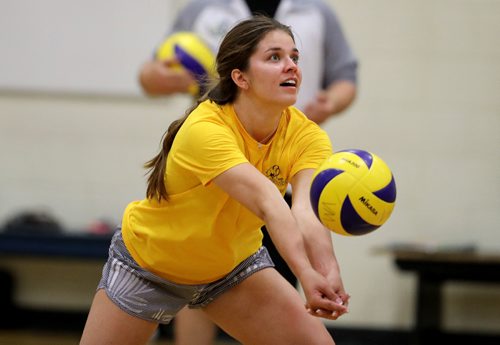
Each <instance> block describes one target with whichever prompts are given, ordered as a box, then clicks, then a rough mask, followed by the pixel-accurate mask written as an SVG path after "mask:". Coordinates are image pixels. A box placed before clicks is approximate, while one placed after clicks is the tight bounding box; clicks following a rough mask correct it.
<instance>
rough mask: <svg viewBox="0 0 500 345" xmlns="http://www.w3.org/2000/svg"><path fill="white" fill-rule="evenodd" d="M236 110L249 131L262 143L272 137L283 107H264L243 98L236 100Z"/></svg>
mask: <svg viewBox="0 0 500 345" xmlns="http://www.w3.org/2000/svg"><path fill="white" fill-rule="evenodd" d="M234 111H235V112H236V116H238V119H239V120H240V122H241V124H242V125H243V127H245V130H246V131H247V133H248V134H250V136H252V138H254V139H255V140H256V141H258V142H260V143H262V144H265V143H266V142H268V141H269V140H270V139H271V138H272V136H273V134H274V133H275V132H276V130H277V128H278V125H279V122H280V118H281V114H282V113H283V109H282V108H277V107H276V108H270V107H263V106H259V105H258V104H256V103H255V102H246V101H245V100H244V99H241V98H240V99H237V100H236V101H235V102H234Z"/></svg>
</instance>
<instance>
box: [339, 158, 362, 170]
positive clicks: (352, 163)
mask: <svg viewBox="0 0 500 345" xmlns="http://www.w3.org/2000/svg"><path fill="white" fill-rule="evenodd" d="M342 160H343V161H345V162H347V163H349V164H351V165H352V166H353V167H355V168H359V164H358V163H356V162H354V161H352V160H350V159H347V158H342Z"/></svg>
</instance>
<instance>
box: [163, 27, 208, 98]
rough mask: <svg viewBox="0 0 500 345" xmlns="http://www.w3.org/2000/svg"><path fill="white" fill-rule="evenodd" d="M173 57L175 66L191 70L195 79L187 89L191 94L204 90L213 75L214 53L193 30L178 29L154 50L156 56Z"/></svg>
mask: <svg viewBox="0 0 500 345" xmlns="http://www.w3.org/2000/svg"><path fill="white" fill-rule="evenodd" d="M173 57H175V58H176V59H177V60H178V61H179V64H180V65H179V66H177V68H184V69H186V70H188V71H189V72H191V73H192V74H193V76H194V77H195V79H196V81H197V85H194V87H193V88H191V89H190V90H189V91H190V93H191V94H192V95H193V96H198V95H201V94H203V93H204V92H205V87H206V85H207V83H208V82H209V80H210V79H211V78H213V77H214V76H215V55H214V53H213V52H212V51H211V50H210V48H209V47H208V46H207V45H206V44H205V42H203V40H202V39H201V38H200V37H199V36H198V35H196V34H195V33H193V32H188V31H180V32H176V33H174V34H172V35H170V36H168V37H167V38H166V39H165V40H164V41H163V42H162V44H160V46H159V47H158V49H157V50H156V58H157V59H158V60H165V59H168V58H173Z"/></svg>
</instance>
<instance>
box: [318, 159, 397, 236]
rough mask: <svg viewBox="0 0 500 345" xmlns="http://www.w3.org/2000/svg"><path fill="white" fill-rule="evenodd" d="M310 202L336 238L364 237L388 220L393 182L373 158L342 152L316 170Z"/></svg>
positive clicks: (386, 169) (392, 178) (386, 170)
mask: <svg viewBox="0 0 500 345" xmlns="http://www.w3.org/2000/svg"><path fill="white" fill-rule="evenodd" d="M310 198H311V204H312V207H313V210H314V212H315V213H316V216H317V217H318V218H319V220H320V221H321V223H323V225H324V226H325V227H327V228H328V229H330V230H331V231H333V232H335V233H337V234H340V235H345V236H359V235H365V234H368V233H371V232H372V231H374V230H376V229H377V228H379V227H380V226H381V225H382V224H384V223H385V222H386V221H387V219H389V217H390V215H391V213H392V210H393V209H394V205H395V202H396V182H395V181H394V176H393V174H392V172H391V170H390V168H389V167H388V165H387V164H386V163H385V162H384V161H383V160H382V159H381V158H380V157H378V156H377V155H375V154H373V153H371V152H367V151H363V150H356V149H350V150H342V151H337V152H335V153H333V154H332V155H331V156H330V157H328V158H327V159H326V160H325V161H324V162H323V163H322V164H321V165H320V166H319V167H318V168H317V169H316V171H315V173H314V175H313V179H312V183H311V189H310Z"/></svg>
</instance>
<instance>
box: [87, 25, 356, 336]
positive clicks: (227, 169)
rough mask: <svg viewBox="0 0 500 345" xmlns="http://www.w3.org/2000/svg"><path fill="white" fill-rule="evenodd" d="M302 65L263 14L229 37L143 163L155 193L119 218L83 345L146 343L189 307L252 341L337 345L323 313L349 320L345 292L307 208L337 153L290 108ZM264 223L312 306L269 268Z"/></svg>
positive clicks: (282, 31)
mask: <svg viewBox="0 0 500 345" xmlns="http://www.w3.org/2000/svg"><path fill="white" fill-rule="evenodd" d="M298 59H299V52H298V50H297V49H296V47H295V43H294V39H293V34H292V32H291V30H290V28H289V27H287V26H284V25H282V24H281V23H279V22H277V21H275V20H274V19H270V18H267V17H254V18H252V19H249V20H246V21H243V22H240V23H239V24H238V25H236V26H235V27H234V28H233V29H232V30H231V31H230V32H229V33H228V34H227V35H226V36H225V38H224V40H223V41H222V43H221V46H220V50H219V53H218V55H217V58H216V63H217V72H218V74H219V80H218V83H217V84H216V85H215V86H214V87H213V88H212V89H211V90H210V91H209V92H208V93H207V94H206V96H204V97H203V98H202V99H201V100H200V101H199V103H198V104H197V106H195V107H194V108H193V109H191V110H190V111H188V112H187V113H186V114H187V115H186V116H185V117H184V118H182V119H180V120H177V121H175V122H173V123H172V125H171V126H170V127H169V129H168V131H167V133H166V134H165V137H164V139H163V145H162V146H163V147H162V150H161V151H160V153H159V154H158V155H157V156H156V157H154V158H153V159H152V160H150V161H149V162H148V163H147V164H146V167H147V168H150V175H149V178H148V188H147V192H146V196H147V197H146V199H144V200H141V201H135V202H132V203H130V204H129V205H128V206H127V208H126V210H125V212H124V215H123V220H122V228H121V229H120V230H119V231H117V232H116V234H115V235H114V237H113V241H112V243H111V247H110V256H109V259H108V262H107V263H106V265H105V267H104V269H103V277H102V279H101V282H100V283H99V286H98V290H97V292H96V296H95V298H94V301H93V303H92V307H91V309H90V312H89V316H88V320H87V324H86V326H85V329H84V331H83V335H82V339H81V342H80V344H81V345H87V344H120V345H122V344H146V343H147V342H148V340H149V338H150V337H151V335H152V334H153V332H154V331H155V329H156V327H157V326H158V324H159V323H168V322H170V321H171V319H172V318H173V317H174V316H175V314H176V313H177V312H178V311H179V310H180V309H182V308H183V307H184V306H186V305H187V306H189V307H190V308H201V310H203V312H204V313H205V314H206V315H207V316H208V317H209V318H210V319H211V320H213V321H214V322H215V323H216V324H217V325H219V326H220V327H221V328H222V329H223V330H225V331H226V332H227V333H228V334H230V335H231V336H233V337H234V338H235V339H237V340H238V341H240V342H241V343H243V344H273V345H275V344H286V345H290V344H307V345H314V344H334V342H333V340H332V338H331V336H330V334H329V333H328V331H327V330H326V328H325V326H324V324H323V322H322V321H321V319H320V318H319V317H322V318H327V319H336V318H338V317H339V316H340V315H342V314H344V313H346V312H347V304H348V300H349V296H348V295H347V294H346V292H345V291H344V287H343V285H342V280H341V277H340V271H339V267H338V264H337V260H336V258H335V255H334V252H333V248H332V242H331V238H330V232H329V231H328V230H326V229H325V228H324V227H323V226H322V225H321V223H320V222H319V221H318V220H317V218H316V216H315V214H314V212H313V211H312V209H311V206H310V202H309V184H310V181H311V176H312V174H313V172H314V169H315V168H316V167H317V166H318V165H319V164H320V163H321V162H322V161H323V160H324V159H326V157H328V156H329V155H330V154H331V152H332V149H331V144H330V141H329V139H328V136H327V135H326V133H325V132H324V131H323V130H321V129H320V128H319V127H318V125H316V124H315V123H313V122H312V121H310V120H308V119H307V118H306V117H305V115H303V114H302V113H301V112H300V111H298V110H297V109H296V108H294V107H292V105H293V104H294V103H295V100H296V98H297V92H298V89H299V86H300V82H301V71H300V68H299V65H298ZM288 183H291V185H292V188H293V206H292V209H290V208H289V207H288V205H287V204H286V202H285V201H284V199H283V194H284V193H285V191H286V188H287V185H288ZM263 224H266V225H267V228H268V231H269V233H270V235H271V238H272V240H273V242H274V243H275V244H276V246H277V248H278V250H279V251H280V253H281V254H282V256H283V257H284V258H285V260H286V262H287V263H288V265H289V266H290V268H291V269H292V271H293V272H294V274H295V275H296V276H297V277H298V279H299V281H300V283H301V285H302V287H303V290H304V295H305V299H306V301H305V303H304V301H303V300H302V297H301V296H300V295H299V294H298V292H297V291H296V290H295V288H294V287H292V286H291V285H290V284H289V283H288V282H287V281H286V280H285V279H284V278H283V277H282V276H281V275H280V274H278V273H277V271H276V270H275V269H274V268H273V263H272V261H271V260H270V258H269V256H268V254H267V251H266V249H265V247H262V232H261V230H260V227H261V226H262V225H263ZM304 304H305V306H304Z"/></svg>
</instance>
